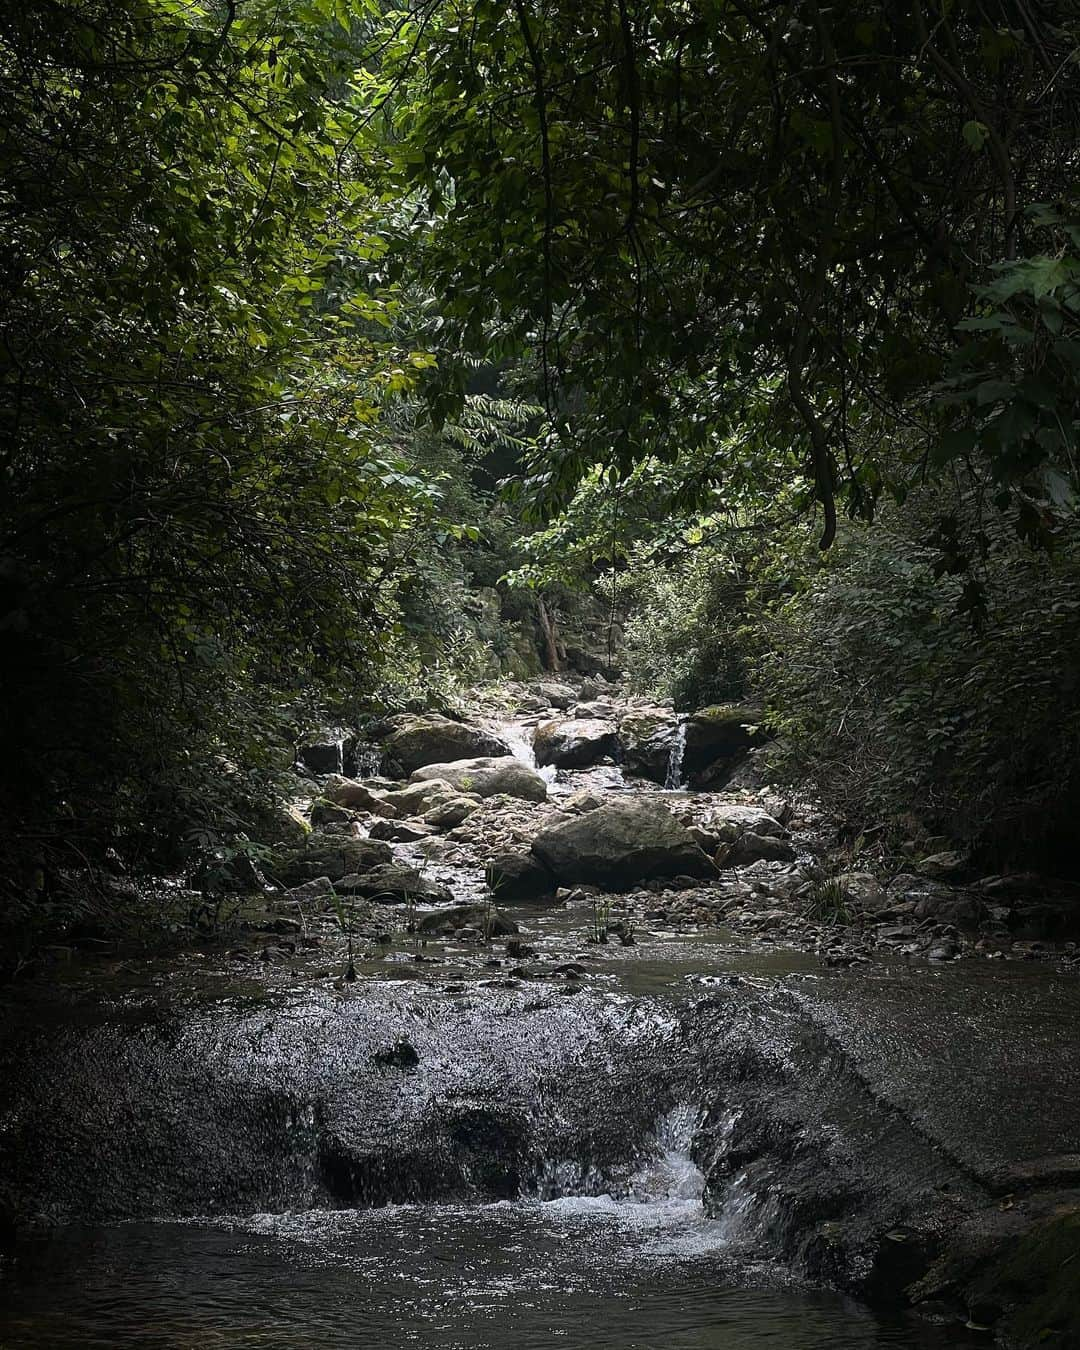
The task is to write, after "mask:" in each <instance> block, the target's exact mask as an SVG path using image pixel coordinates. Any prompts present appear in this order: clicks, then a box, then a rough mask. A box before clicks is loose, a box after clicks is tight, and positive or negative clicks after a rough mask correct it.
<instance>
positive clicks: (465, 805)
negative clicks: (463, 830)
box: [424, 797, 480, 830]
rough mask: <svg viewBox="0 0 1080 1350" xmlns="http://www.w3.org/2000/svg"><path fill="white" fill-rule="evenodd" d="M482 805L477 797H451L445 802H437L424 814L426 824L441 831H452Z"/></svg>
mask: <svg viewBox="0 0 1080 1350" xmlns="http://www.w3.org/2000/svg"><path fill="white" fill-rule="evenodd" d="M479 805H480V803H479V802H478V801H477V800H476V799H475V797H450V798H448V799H447V800H446V801H444V802H436V803H435V805H434V806H433V807H431V808H430V809H429V810H427V811H425V812H424V823H425V824H426V825H434V826H435V827H436V828H438V829H440V830H452V829H453V828H454V826H455V825H460V824H461V822H462V821H463V820H467V819H468V818H469V816H471V815H472V813H473V812H474V811H475V810H476V808H477V807H478V806H479Z"/></svg>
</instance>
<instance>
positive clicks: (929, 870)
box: [919, 850, 968, 881]
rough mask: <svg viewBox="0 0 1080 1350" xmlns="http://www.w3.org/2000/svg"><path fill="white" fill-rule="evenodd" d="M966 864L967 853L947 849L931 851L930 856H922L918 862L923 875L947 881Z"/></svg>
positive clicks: (957, 873) (961, 870)
mask: <svg viewBox="0 0 1080 1350" xmlns="http://www.w3.org/2000/svg"><path fill="white" fill-rule="evenodd" d="M967 865H968V855H967V854H966V853H960V852H958V851H956V850H949V851H948V852H945V853H932V854H931V855H930V857H928V858H923V859H922V860H921V861H920V863H919V871H920V872H921V873H922V874H923V876H926V877H931V878H932V879H934V880H938V881H947V880H948V879H949V878H950V877H954V876H957V875H959V873H961V872H963V870H964V868H965V867H967Z"/></svg>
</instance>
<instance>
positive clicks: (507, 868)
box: [484, 852, 555, 901]
mask: <svg viewBox="0 0 1080 1350" xmlns="http://www.w3.org/2000/svg"><path fill="white" fill-rule="evenodd" d="M484 880H485V881H486V882H487V884H488V886H489V887H490V888H491V890H492V891H493V892H494V893H495V895H497V896H498V897H499V899H500V900H506V901H514V900H540V899H543V898H545V897H547V896H552V895H554V893H555V878H554V877H553V876H552V874H551V873H550V872H549V871H548V869H547V867H545V866H544V864H543V863H542V862H541V861H540V859H539V858H537V857H536V856H535V855H534V854H532V853H525V852H520V853H518V852H515V853H498V854H496V855H495V857H493V858H492V859H491V860H490V862H489V863H488V865H487V867H486V868H485V869H484Z"/></svg>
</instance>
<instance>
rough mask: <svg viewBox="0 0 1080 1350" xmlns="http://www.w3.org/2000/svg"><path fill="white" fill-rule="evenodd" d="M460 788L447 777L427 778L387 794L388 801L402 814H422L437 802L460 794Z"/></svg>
mask: <svg viewBox="0 0 1080 1350" xmlns="http://www.w3.org/2000/svg"><path fill="white" fill-rule="evenodd" d="M458 795H459V793H458V789H457V788H455V787H454V786H453V785H452V784H450V783H448V782H447V781H446V779H445V778H426V779H423V780H421V781H419V782H416V783H409V784H408V785H407V786H405V787H402V788H395V789H394V790H393V791H392V792H388V793H387V794H386V801H387V802H389V803H390V805H391V806H393V807H394V809H395V810H396V811H397V812H398V814H399V815H402V816H415V815H421V814H423V812H424V811H427V810H428V809H429V808H430V807H432V806H434V805H435V803H436V802H441V801H447V800H448V799H449V798H450V797H456V796H458Z"/></svg>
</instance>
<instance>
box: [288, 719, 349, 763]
mask: <svg viewBox="0 0 1080 1350" xmlns="http://www.w3.org/2000/svg"><path fill="white" fill-rule="evenodd" d="M296 761H297V763H298V764H301V765H303V767H304V768H305V769H307V770H308V771H309V772H310V773H315V774H324V773H354V772H355V771H356V736H355V734H354V733H352V732H349V731H345V730H344V729H342V728H338V727H334V728H332V729H330V730H327V731H323V732H321V733H319V734H318V735H315V736H312V737H310V738H309V739H307V740H304V741H303V742H301V744H300V745H298V746H297V747H296Z"/></svg>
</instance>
